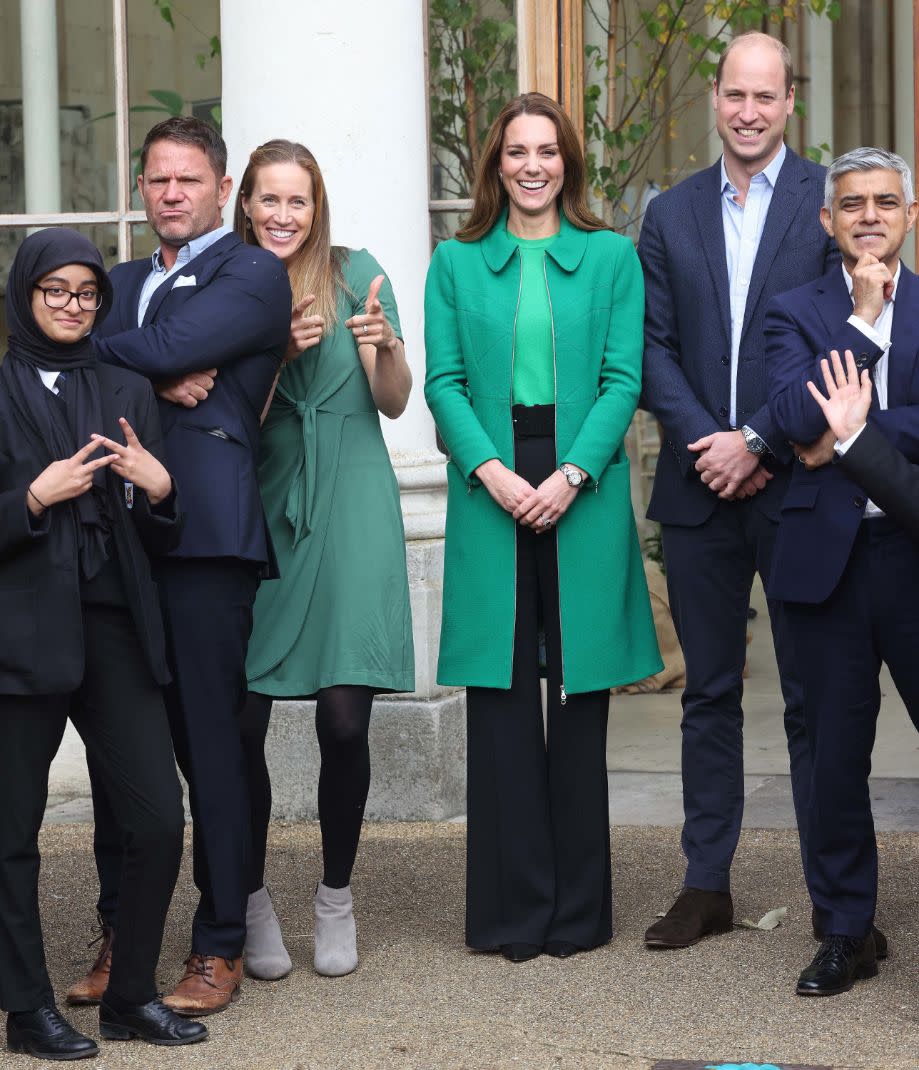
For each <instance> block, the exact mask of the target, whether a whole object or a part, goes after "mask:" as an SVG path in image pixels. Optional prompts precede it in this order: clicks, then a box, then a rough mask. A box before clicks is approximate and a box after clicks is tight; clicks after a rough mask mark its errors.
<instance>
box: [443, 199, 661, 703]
mask: <svg viewBox="0 0 919 1070" xmlns="http://www.w3.org/2000/svg"><path fill="white" fill-rule="evenodd" d="M545 275H546V285H547V287H548V291H549V300H550V306H551V312H552V329H553V339H554V345H555V371H556V383H555V402H556V456H557V459H558V462H559V463H561V462H563V461H568V462H570V463H571V464H576V465H577V466H578V467H579V468H583V469H584V470H585V471H586V472H588V473H589V474H590V477H591V482H590V483H589V484H588V485H587V486H586V487H584V488H583V489H582V490H580V491H579V492H578V495H577V497H576V498H575V500H574V502H573V503H572V505H571V507H570V508H569V510H568V512H567V513H566V514H565V516H563V517H562V518H561V520H560V521H559V523H558V529H557V538H558V574H559V598H560V603H561V632H562V662H563V664H562V681H563V687H564V689H565V691H567V692H571V693H577V692H583V691H599V690H602V689H604V688H607V687H615V686H617V685H619V684H625V683H630V682H632V681H634V680H639V679H641V678H643V677H645V676H648V675H650V674H651V673H655V672H658V671H660V669H661V668H662V667H663V666H662V663H661V660H660V654H659V653H658V649H657V641H656V639H655V634H654V625H653V622H652V618H651V607H650V603H649V600H648V589H647V586H646V584H645V578H644V570H643V567H642V562H641V553H640V550H639V546H638V536H637V533H636V531H635V518H634V517H633V515H632V505H631V499H630V495H629V461H628V458H627V457H626V454H625V449H624V446H623V438H624V436H625V433H626V430H627V429H628V426H629V423H630V421H631V419H632V415H633V413H634V412H635V407H636V405H637V403H638V393H639V388H640V386H641V354H642V347H643V331H642V326H643V311H644V285H643V282H642V275H641V267H640V266H639V263H638V256H637V255H636V253H635V249H634V247H633V245H632V243H631V242H630V241H629V240H628V239H627V238H623V237H621V236H620V235H617V234H613V233H612V232H611V231H593V232H588V231H583V230H578V229H577V228H576V227H574V226H572V225H571V224H570V223H569V222H568V221H567V220H566V219H565V218H564V216H563V217H562V220H561V230H560V233H559V236H558V238H556V240H555V241H554V242H553V243H552V246H551V248H549V249H548V250H547V252H546V258H545ZM519 290H520V258H519V255H518V253H517V246H516V244H515V243H514V241H513V240H512V239H511V238H510V237H509V236H508V234H507V231H506V216H503V217H502V218H501V219H499V220H498V222H497V223H496V224H495V226H494V228H493V229H492V230H491V231H489V233H488V234H487V235H486V236H485V237H484V238H483V239H482V240H481V241H477V242H459V241H457V240H456V239H453V240H451V241H446V242H443V243H442V244H441V245H439V246H438V247H437V249H436V250H435V252H434V256H433V259H432V260H431V267H430V270H429V271H428V279H427V286H426V288H425V348H426V351H427V377H426V380H425V397H426V398H427V401H428V405H429V406H430V408H431V412H432V413H433V414H434V419H435V421H436V423H437V426H438V429H439V430H440V433H441V435H442V437H443V439H444V442H445V443H446V445H447V448H448V449H449V451H450V455H451V456H450V462H449V464H448V465H447V480H448V498H447V539H446V550H445V563H444V601H443V626H442V631H441V642H440V661H439V664H438V671H437V680H438V682H439V683H441V684H454V685H468V686H477V687H499V688H509V687H510V685H511V665H512V660H513V651H514V615H515V611H516V575H515V570H516V523H515V521H514V519H513V517H512V516H511V515H510V514H509V513H507V512H505V511H504V510H503V509H501V507H500V506H499V505H498V504H497V503H496V502H495V501H494V500H493V499H492V498H491V496H490V495H489V493H488V491H487V490H486V489H485V487H484V486H482V485H481V484H480V483H479V481H478V480H477V479H476V478H475V476H474V475H473V472H474V471H475V469H476V468H477V467H478V466H479V465H480V464H482V463H483V462H484V461H487V460H490V459H491V458H492V457H498V458H500V459H501V461H502V462H503V463H504V464H505V465H507V467H508V468H511V469H513V467H514V438H513V429H512V426H511V382H512V376H513V354H514V326H515V317H516V311H517V302H518V298H519Z"/></svg>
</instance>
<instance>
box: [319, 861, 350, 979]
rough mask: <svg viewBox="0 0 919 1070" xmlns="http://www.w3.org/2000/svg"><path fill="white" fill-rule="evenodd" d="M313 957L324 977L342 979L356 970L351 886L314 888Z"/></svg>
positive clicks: (320, 884)
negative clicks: (314, 950)
mask: <svg viewBox="0 0 919 1070" xmlns="http://www.w3.org/2000/svg"><path fill="white" fill-rule="evenodd" d="M315 910H316V954H315V957H314V959H313V965H314V966H315V968H316V973H321V974H322V975H323V976H324V977H343V976H344V975H345V974H346V973H351V972H352V971H353V970H356V969H357V928H356V927H355V924H354V909H353V901H352V899H351V885H350V884H349V885H347V886H346V887H344V888H327V887H326V886H325V885H324V884H323V883H322V881H320V882H319V884H318V885H317V886H316V902H315Z"/></svg>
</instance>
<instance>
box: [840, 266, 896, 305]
mask: <svg viewBox="0 0 919 1070" xmlns="http://www.w3.org/2000/svg"><path fill="white" fill-rule="evenodd" d="M901 267H903V261H902V260H898V261H897V270H896V271H895V272H894V276H893V293H892V294H891V295H890V300H891V301H896V299H897V285H898V284H899V282H900V268H901ZM842 277H843V278H844V279H845V280H846V288H847V289H848V291H849V297H851V296H852V276H851V275H850V274H849V272H848V271H846V268H845V265H843V268H842Z"/></svg>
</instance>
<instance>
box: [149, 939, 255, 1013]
mask: <svg viewBox="0 0 919 1070" xmlns="http://www.w3.org/2000/svg"><path fill="white" fill-rule="evenodd" d="M242 978H243V960H242V957H240V958H238V959H224V958H220V957H219V956H217V955H197V954H195V953H194V952H192V953H191V954H190V955H189V956H188V958H187V959H186V960H185V976H184V977H183V978H182V980H181V981H179V983H178V984H177V985H176V986H175V991H174V992H173V993H172V995H171V996H166V997H165V998H164V999H163V1003H165V1004H166V1006H167V1007H169V1009H170V1010H173V1011H175V1012H176V1014H182V1015H184V1016H185V1017H186V1018H197V1017H199V1016H200V1015H204V1014H216V1013H217V1012H218V1011H222V1010H224V1009H225V1008H226V1007H228V1006H229V1005H230V1004H231V1003H233V1002H234V1001H235V1000H237V999H239V986H240V984H242Z"/></svg>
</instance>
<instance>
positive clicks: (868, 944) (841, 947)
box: [795, 934, 878, 996]
mask: <svg viewBox="0 0 919 1070" xmlns="http://www.w3.org/2000/svg"><path fill="white" fill-rule="evenodd" d="M877 972H878V963H877V953H876V951H875V947H874V936H872V935H871V934H869V935H868V936H865V937H862V938H861V939H859V938H858V937H853V936H827V937H826V938H825V939H824V941H823V943H822V944H821V945H820V950H819V951H818V952H817V954H816V955H815V956H814V961H813V962H812V963H811V964H810V966H808V967H807V969H806V970H805V971H804V972H803V973H802V974H801V976H800V977H799V978H798V987H797V988H796V989H795V991H796V992H797V993H798V995H799V996H838V995H839V993H840V992H848V991H849V989H850V988H851V987H852V986H853V985H854V984H855V982H856V981H860V980H863V979H864V978H867V977H877Z"/></svg>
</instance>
